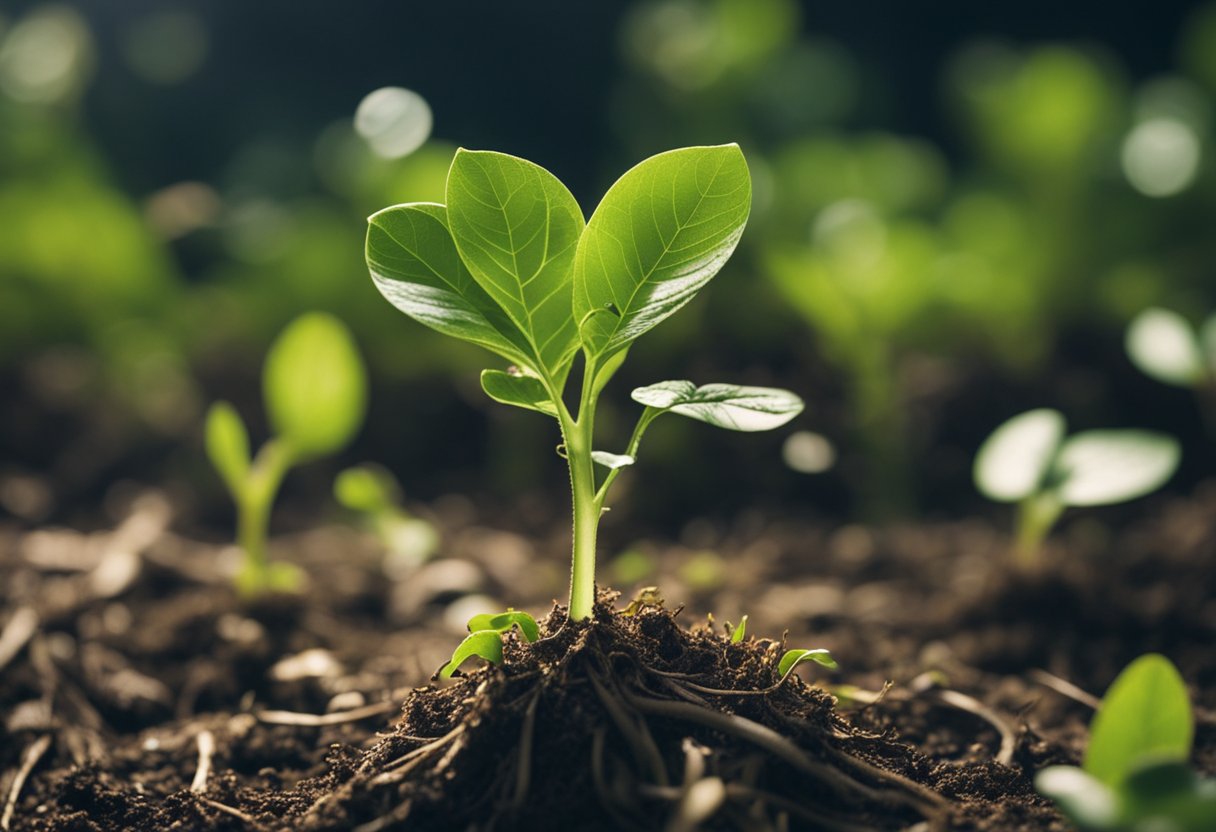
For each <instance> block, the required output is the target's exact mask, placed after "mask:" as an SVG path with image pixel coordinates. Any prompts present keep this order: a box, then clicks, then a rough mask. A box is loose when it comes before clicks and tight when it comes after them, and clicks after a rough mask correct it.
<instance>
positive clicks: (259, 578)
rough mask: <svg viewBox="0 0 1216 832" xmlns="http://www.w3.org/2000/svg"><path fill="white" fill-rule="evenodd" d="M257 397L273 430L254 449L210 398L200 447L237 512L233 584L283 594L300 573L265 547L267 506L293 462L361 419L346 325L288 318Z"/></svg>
mask: <svg viewBox="0 0 1216 832" xmlns="http://www.w3.org/2000/svg"><path fill="white" fill-rule="evenodd" d="M262 395H263V398H264V401H265V406H266V413H267V416H268V418H269V421H270V426H271V428H272V430H273V431H274V436H273V437H272V438H271V439H269V440H268V441H267V442H266V443H265V444H264V445H262V447H261V449H260V450H259V451H258V452H257V455H256V456H254V457H252V458H251V456H250V452H249V433H248V431H247V430H246V428H245V424H244V422H242V421H241V417H240V416H239V415H238V414H237V412H236V408H234V407H233V406H232V405H230V404H229V403H227V402H216V403H215V404H214V405H212V406H211V410H210V411H209V412H208V414H207V427H206V446H207V454H208V456H210V458H211V462H212V464H214V465H215V468H216V470H217V471H219V473H220V476H221V477H222V478H223V480H224V483H225V484H226V485H227V486H228V490H229V492H230V493H231V494H232V499H233V501H234V502H235V503H236V510H237V542H238V544H239V545H240V548H241V551H242V553H243V555H244V561H243V563H242V565H241V568H240V571H239V572H238V573H237V575H236V585H237V589H238V590H239V591H240V593H241V594H242V595H245V596H247V597H253V596H258V595H261V594H263V593H266V592H272V591H285V592H291V591H295V590H296V589H298V588H299V586H300V583H301V579H302V575H301V573H300V570H299V569H298V568H297V567H295V566H294V565H293V564H290V563H281V562H280V563H271V562H270V561H269V559H268V558H267V553H266V535H267V531H268V527H269V523H270V510H271V507H272V506H273V505H274V499H275V495H276V494H277V493H278V490H279V485H280V483H282V481H283V477H284V475H285V474H286V473H287V471H288V469H290V468H291V467H292V466H294V465H299V464H301V463H304V462H309V461H311V460H314V459H316V458H318V457H322V456H325V455H327V454H332V453H335V452H337V451H339V450H341V449H342V448H343V447H344V446H345V445H346V444H347V443H348V442H350V440H351V438H352V437H353V436H354V435H355V433H356V432H357V431H358V430H359V427H360V426H361V425H362V424H363V414H364V411H365V410H366V404H367V379H366V372H365V370H364V368H363V362H362V360H361V359H360V357H359V353H358V350H357V349H356V348H355V344H354V341H353V339H352V338H351V336H350V333H349V332H348V331H347V329H346V327H345V326H343V325H342V323H341V322H339V321H338V320H337V319H336V318H333V317H331V316H330V315H326V314H323V313H318V312H312V313H308V314H305V315H302V316H300V317H299V318H297V319H296V320H295V321H293V322H292V323H291V324H290V325H289V326H288V327H287V328H286V329H285V330H284V331H283V333H282V334H281V335H279V337H278V339H277V340H276V341H275V342H274V344H273V345H272V346H271V348H270V352H269V353H268V354H267V356H266V364H265V366H264V367H263V370H262Z"/></svg>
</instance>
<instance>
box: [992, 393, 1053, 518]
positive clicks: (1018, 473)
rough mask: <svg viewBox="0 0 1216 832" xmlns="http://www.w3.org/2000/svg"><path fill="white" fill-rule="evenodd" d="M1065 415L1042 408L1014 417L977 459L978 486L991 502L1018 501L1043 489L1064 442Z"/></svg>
mask: <svg viewBox="0 0 1216 832" xmlns="http://www.w3.org/2000/svg"><path fill="white" fill-rule="evenodd" d="M1064 427H1065V426H1064V416H1063V415H1062V414H1060V412H1059V411H1056V410H1049V409H1047V408H1042V409H1039V410H1031V411H1028V412H1026V413H1022V414H1020V415H1018V416H1014V417H1013V418H1012V419H1010V420H1009V421H1007V422H1005V424H1003V425H1001V426H1000V427H999V428H997V429H996V430H995V431H993V432H992V435H991V436H989V437H988V438H987V439H986V440H985V441H984V444H983V445H982V446H981V447H980V450H979V453H977V454H976V456H975V468H974V471H973V474H974V477H975V485H976V487H977V488H979V490H980V492H981V493H982V494H983V495H984V496H985V497H988V498H989V499H992V500H999V501H1001V502H1016V501H1018V500H1023V499H1025V498H1026V497H1029V496H1030V495H1031V494H1034V493H1036V492H1037V491H1039V489H1041V488H1042V487H1043V484H1044V481H1045V480H1046V478H1047V472H1048V470H1049V469H1050V468H1051V463H1052V460H1053V459H1055V456H1056V453H1057V452H1058V451H1059V448H1060V443H1061V442H1062V441H1063V439H1064Z"/></svg>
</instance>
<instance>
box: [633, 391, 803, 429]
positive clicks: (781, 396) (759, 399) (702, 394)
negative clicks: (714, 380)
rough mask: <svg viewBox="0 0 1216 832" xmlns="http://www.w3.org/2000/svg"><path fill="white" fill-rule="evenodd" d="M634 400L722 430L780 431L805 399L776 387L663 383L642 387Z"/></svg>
mask: <svg viewBox="0 0 1216 832" xmlns="http://www.w3.org/2000/svg"><path fill="white" fill-rule="evenodd" d="M632 396H633V400H634V401H635V402H637V403H639V404H644V405H646V406H647V407H653V408H655V409H657V410H663V411H668V412H671V413H678V414H680V415H681V416H687V417H688V418H690V419H696V420H698V421H701V422H707V423H708V424H711V425H715V426H716V427H720V428H728V429H730V430H740V431H759V430H772V429H773V428H779V427H781V426H782V425H784V424H785V423H786V422H788V421H789V420H790V419H793V418H794V417H795V416H797V415H798V414H799V413H801V412H802V408H803V404H802V399H800V398H798V397H797V396H796V395H794V394H793V393H791V392H790V391H788V390H779V389H777V388H774V387H743V386H740V385H737V384H704V385H702V386H700V387H697V386H696V385H695V384H693V383H692V382H691V381H660V382H659V383H658V384H652V385H650V386H649V387H639V388H637V389H636V390H634V391H633V393H632Z"/></svg>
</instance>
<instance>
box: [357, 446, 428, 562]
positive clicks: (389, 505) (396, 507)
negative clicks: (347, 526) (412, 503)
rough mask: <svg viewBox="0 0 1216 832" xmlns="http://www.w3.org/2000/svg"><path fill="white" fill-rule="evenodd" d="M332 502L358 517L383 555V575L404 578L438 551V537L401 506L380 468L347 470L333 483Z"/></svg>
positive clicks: (395, 489)
mask: <svg viewBox="0 0 1216 832" xmlns="http://www.w3.org/2000/svg"><path fill="white" fill-rule="evenodd" d="M334 499H336V500H337V501H338V502H339V503H341V504H342V505H343V506H345V507H346V508H348V509H350V510H351V511H353V512H355V513H356V514H358V515H359V516H360V517H361V518H362V521H363V524H364V525H365V526H366V527H367V528H368V529H369V530H371V532H372V533H373V534H375V535H376V538H377V539H378V540H379V541H380V545H381V546H382V547H384V551H385V563H384V569H385V572H386V573H387V574H388V575H389V577H391V578H403V577H405V576H406V575H408V574H410V573H411V572H413V571H414V570H415V569H416V568H418V566H420V565H421V564H422V562H423V561H425V560H426V559H427V558H429V557H430V556H431V555H433V554H435V552H436V551H437V550H438V548H439V533H438V532H437V531H436V530H435V527H434V526H433V525H431V524H430V523H428V522H427V521H425V520H423V519H422V518H420V517H412V516H411V515H410V513H409V512H407V511H406V510H405V509H404V508H402V506H401V499H402V497H401V486H400V485H399V484H398V483H397V480H396V478H395V477H394V476H393V475H392V474H391V473H390V472H389V471H388V470H387V469H385V468H383V467H381V466H379V465H372V464H365V465H357V466H355V467H353V468H347V469H346V470H345V471H342V472H341V473H340V474H338V476H337V478H336V479H335V480H334Z"/></svg>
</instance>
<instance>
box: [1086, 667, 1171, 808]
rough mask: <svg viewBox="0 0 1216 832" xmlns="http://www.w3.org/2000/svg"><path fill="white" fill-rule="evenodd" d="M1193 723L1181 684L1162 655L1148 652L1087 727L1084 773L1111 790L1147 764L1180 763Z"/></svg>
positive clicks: (1110, 693)
mask: <svg viewBox="0 0 1216 832" xmlns="http://www.w3.org/2000/svg"><path fill="white" fill-rule="evenodd" d="M1194 731H1195V724H1194V721H1193V720H1192V718H1191V700H1190V697H1189V696H1187V692H1186V685H1185V683H1184V682H1183V681H1182V677H1181V676H1179V675H1178V671H1177V670H1176V669H1175V668H1174V665H1173V664H1172V663H1171V662H1170V660H1169V659H1167V658H1165V656H1162V655H1159V654H1157V653H1149V654H1147V655H1144V656H1141V657H1140V658H1138V659H1136V660H1135V661H1134V662H1132V663H1131V664H1129V665H1128V666H1127V667H1126V668H1124V670H1123V672H1122V673H1120V674H1119V677H1118V678H1117V679H1115V681H1114V683H1113V684H1111V686H1110V689H1109V690H1107V691H1106V696H1104V697H1103V698H1102V707H1101V708H1099V709H1098V713H1097V714H1096V715H1095V716H1094V719H1093V722H1092V723H1091V724H1090V738H1089V747H1088V748H1086V749H1085V762H1084V768H1085V771H1086V772H1088V773H1089V774H1091V775H1093V776H1094V777H1096V778H1098V779H1099V780H1101V781H1102V782H1103V783H1105V784H1106V785H1108V786H1111V787H1112V788H1118V787H1119V786H1120V785H1121V784H1122V783H1123V781H1124V780H1125V779H1126V778H1127V776H1128V775H1129V774H1130V773H1131V772H1132V771H1133V770H1134V769H1135V768H1136V767H1137V765H1142V764H1144V763H1145V762H1147V761H1149V760H1155V761H1167V760H1183V761H1185V760H1186V759H1187V757H1188V756H1190V753H1191V740H1192V738H1193V736H1194Z"/></svg>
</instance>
